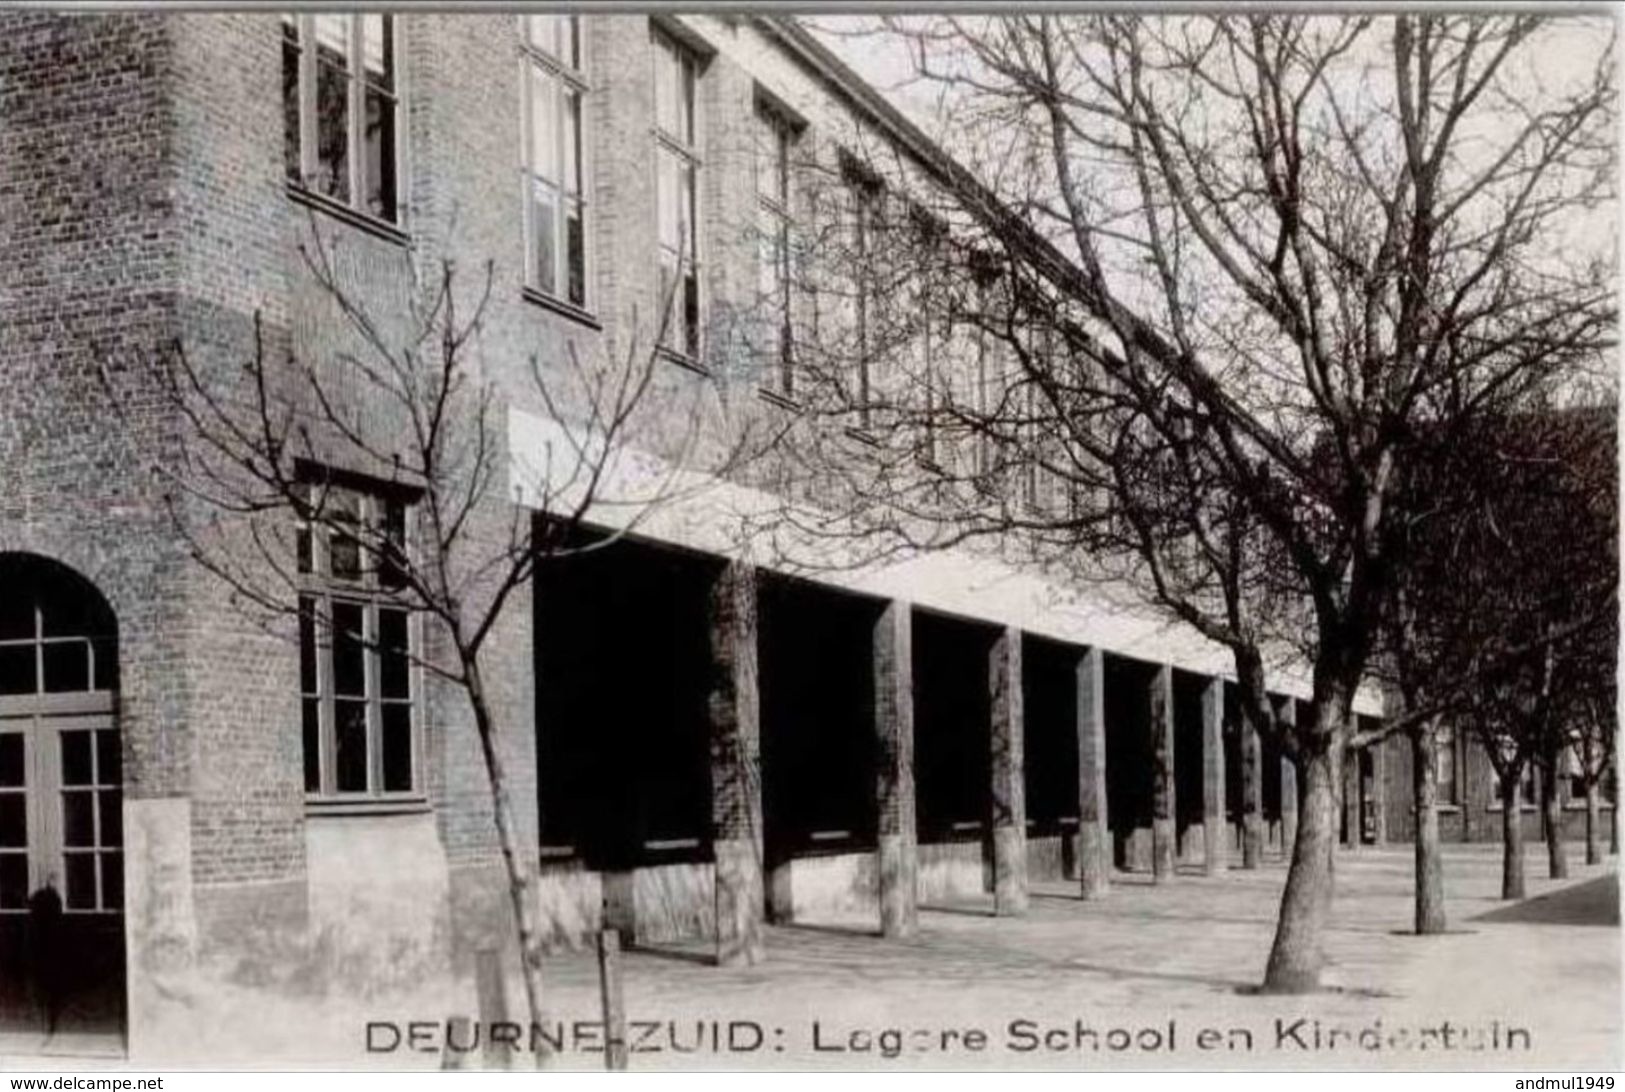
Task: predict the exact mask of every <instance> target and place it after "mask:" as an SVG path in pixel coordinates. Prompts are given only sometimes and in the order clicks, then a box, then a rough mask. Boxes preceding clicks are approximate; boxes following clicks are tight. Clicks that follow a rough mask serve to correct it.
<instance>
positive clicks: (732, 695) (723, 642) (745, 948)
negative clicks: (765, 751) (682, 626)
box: [709, 564, 763, 966]
mask: <svg viewBox="0 0 1625 1092" xmlns="http://www.w3.org/2000/svg"><path fill="white" fill-rule="evenodd" d="M709 628H710V639H711V693H710V717H711V830H712V833H711V844H712V849H713V851H714V853H715V856H716V879H715V885H714V886H715V892H716V945H717V963H718V964H720V965H722V966H738V965H741V964H751V963H759V962H760V961H761V959H762V908H763V893H762V776H761V774H762V762H761V700H760V692H759V689H758V685H757V682H758V680H757V670H756V573H755V572H754V571H753V570H752V569H751V568H749V567H748V566H745V565H740V564H730V565H728V566H727V567H726V568H725V569H724V570H723V571H722V573H721V575H720V576H718V578H717V580H716V582H715V583H714V584H713V585H712V587H711V610H710V627H709Z"/></svg>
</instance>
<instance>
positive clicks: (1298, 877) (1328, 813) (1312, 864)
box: [1263, 711, 1342, 993]
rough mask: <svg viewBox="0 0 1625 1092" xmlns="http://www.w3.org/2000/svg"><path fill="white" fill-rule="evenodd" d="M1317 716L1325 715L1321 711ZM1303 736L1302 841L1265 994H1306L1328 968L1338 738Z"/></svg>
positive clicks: (1295, 848)
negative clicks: (1326, 948)
mask: <svg viewBox="0 0 1625 1092" xmlns="http://www.w3.org/2000/svg"><path fill="white" fill-rule="evenodd" d="M1315 715H1316V716H1322V715H1324V714H1321V713H1319V712H1318V711H1317V713H1316V714H1315ZM1318 735H1319V733H1318V732H1314V731H1311V732H1306V733H1303V734H1302V735H1301V736H1300V737H1299V738H1300V743H1299V752H1298V763H1297V765H1298V780H1299V786H1298V837H1297V840H1296V841H1295V842H1294V843H1293V847H1292V865H1291V867H1290V868H1289V869H1288V870H1287V875H1286V890H1285V891H1283V892H1282V893H1281V909H1280V913H1279V915H1278V916H1277V918H1276V923H1275V943H1274V945H1273V946H1272V947H1271V948H1270V958H1269V964H1268V966H1267V967H1266V968H1265V971H1264V986H1263V992H1265V993H1308V992H1310V991H1312V990H1315V989H1318V988H1319V987H1320V971H1321V967H1322V965H1323V964H1324V963H1325V952H1324V948H1323V944H1322V941H1323V937H1324V934H1325V926H1326V919H1327V916H1328V913H1329V911H1330V900H1329V898H1328V897H1327V888H1328V887H1329V886H1330V885H1331V882H1332V869H1331V864H1332V856H1331V843H1332V841H1333V840H1334V838H1335V837H1336V833H1337V831H1336V826H1335V824H1334V822H1333V817H1332V808H1333V805H1334V803H1335V800H1336V793H1335V790H1334V787H1333V784H1332V778H1333V776H1335V773H1336V770H1335V767H1336V765H1337V764H1336V763H1335V762H1333V761H1332V757H1331V754H1330V748H1331V747H1339V746H1341V745H1342V741H1341V740H1339V739H1326V738H1315V737H1316V736H1318Z"/></svg>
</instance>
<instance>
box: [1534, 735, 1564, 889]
mask: <svg viewBox="0 0 1625 1092" xmlns="http://www.w3.org/2000/svg"><path fill="white" fill-rule="evenodd" d="M1561 762H1562V752H1560V751H1559V752H1555V753H1553V754H1549V755H1547V756H1546V768H1545V769H1544V770H1542V771H1541V772H1542V773H1543V774H1544V775H1545V776H1544V777H1543V779H1542V783H1541V784H1542V791H1541V794H1540V795H1541V801H1540V807H1541V814H1542V816H1544V818H1545V823H1544V824H1543V825H1544V826H1545V828H1546V874H1547V875H1548V876H1550V877H1551V878H1552V879H1554V880H1566V879H1568V876H1569V858H1568V855H1567V854H1566V853H1564V852H1563V801H1562V798H1561V796H1560V795H1559V793H1558V785H1559V780H1560V779H1559V778H1558V776H1557V770H1558V766H1559V765H1560V764H1561Z"/></svg>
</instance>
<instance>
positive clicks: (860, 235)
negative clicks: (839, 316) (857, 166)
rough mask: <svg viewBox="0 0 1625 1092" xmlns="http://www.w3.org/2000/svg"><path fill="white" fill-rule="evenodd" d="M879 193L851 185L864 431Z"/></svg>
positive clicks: (868, 413)
mask: <svg viewBox="0 0 1625 1092" xmlns="http://www.w3.org/2000/svg"><path fill="white" fill-rule="evenodd" d="M880 200H881V190H880V187H879V186H877V185H873V184H871V183H869V182H868V181H867V180H854V181H853V183H852V270H853V278H852V292H853V305H854V307H855V309H856V310H855V315H854V318H853V321H854V323H855V324H856V327H857V329H856V335H857V340H856V342H855V344H856V347H857V353H858V377H857V382H858V421H859V423H860V424H862V426H863V427H864V428H868V427H869V425H870V423H871V421H872V418H873V409H872V405H871V400H872V398H873V394H874V391H873V384H874V362H873V361H872V360H871V359H870V357H871V356H872V354H873V351H874V330H873V329H872V326H873V322H874V318H873V316H872V315H871V314H870V311H871V310H872V303H871V301H870V298H869V297H870V293H871V292H872V291H873V290H874V284H875V280H876V278H875V276H874V270H873V269H872V268H871V266H872V264H873V261H874V250H875V227H876V219H877V217H878V215H879V205H880Z"/></svg>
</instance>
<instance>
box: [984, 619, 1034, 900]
mask: <svg viewBox="0 0 1625 1092" xmlns="http://www.w3.org/2000/svg"><path fill="white" fill-rule="evenodd" d="M987 667H988V671H987V680H988V699H989V700H988V707H989V713H990V720H991V724H990V725H989V728H990V731H989V733H988V734H989V736H990V737H991V743H992V747H993V763H992V772H993V784H992V785H991V787H990V792H989V803H990V804H991V805H992V828H993V912H994V913H995V914H999V915H1001V916H1003V915H1013V914H1023V913H1026V910H1027V789H1026V783H1025V770H1026V764H1025V763H1024V762H1023V761H1022V736H1023V731H1022V701H1021V631H1020V630H1019V629H1015V628H1013V627H1012V628H1006V629H1005V630H1004V631H1003V632H1002V633H1000V634H999V636H998V638H997V639H995V640H994V642H993V647H992V648H991V649H990V650H989V651H988V665H987Z"/></svg>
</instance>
